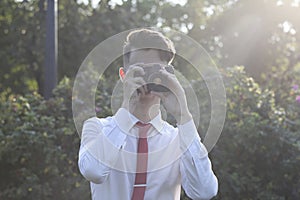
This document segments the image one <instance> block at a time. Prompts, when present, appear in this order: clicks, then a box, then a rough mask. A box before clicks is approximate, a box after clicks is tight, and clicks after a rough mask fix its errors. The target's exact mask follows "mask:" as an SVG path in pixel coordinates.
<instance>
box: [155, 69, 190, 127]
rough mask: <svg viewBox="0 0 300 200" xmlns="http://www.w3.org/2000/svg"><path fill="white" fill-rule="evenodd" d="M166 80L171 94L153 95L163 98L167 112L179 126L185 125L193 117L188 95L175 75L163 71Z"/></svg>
mask: <svg viewBox="0 0 300 200" xmlns="http://www.w3.org/2000/svg"><path fill="white" fill-rule="evenodd" d="M160 73H161V74H162V76H163V78H164V80H166V81H165V82H166V85H165V87H167V88H169V89H170V90H171V92H154V91H151V93H152V94H154V95H157V96H159V97H160V98H161V100H162V103H163V105H164V106H165V108H166V110H167V111H168V112H169V113H171V114H172V115H173V116H174V117H175V119H176V121H177V123H178V124H184V123H186V122H188V121H189V120H191V119H192V115H191V113H190V112H189V110H188V106H187V101H186V95H185V92H184V89H183V88H182V86H181V84H180V83H179V81H178V79H177V78H176V76H175V74H171V73H169V72H167V71H166V70H165V69H161V70H160Z"/></svg>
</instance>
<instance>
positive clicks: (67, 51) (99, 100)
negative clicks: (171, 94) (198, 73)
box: [0, 0, 300, 200]
mask: <svg viewBox="0 0 300 200" xmlns="http://www.w3.org/2000/svg"><path fill="white" fill-rule="evenodd" d="M57 3H58V7H57V22H58V23H57V33H58V35H57V40H58V51H57V55H58V57H57V86H56V88H55V90H54V91H53V95H52V98H50V99H47V100H46V99H45V98H44V92H45V91H44V88H45V76H47V74H46V75H45V73H44V69H45V68H44V66H45V64H46V63H45V58H46V56H45V54H46V52H47V49H46V14H47V0H1V1H0V27H1V28H0V65H1V66H0V99H1V100H0V142H1V145H0V174H1V176H0V177H1V179H0V199H90V191H89V185H88V182H87V181H85V180H84V179H83V177H82V176H81V175H80V173H79V171H78V167H77V153H78V147H79V137H78V135H77V132H76V130H75V128H74V123H73V119H72V109H71V98H72V86H73V85H72V84H73V80H74V78H75V76H76V73H77V70H78V69H79V67H80V65H81V63H82V61H83V60H84V58H85V57H86V56H87V54H88V53H89V52H90V51H91V50H92V49H93V48H94V47H95V46H96V45H97V44H99V43H100V42H101V41H103V40H105V39H107V38H108V37H110V36H112V35H114V34H117V33H120V32H122V31H125V30H128V29H132V28H137V27H158V28H161V29H162V30H163V32H164V33H165V34H166V35H168V32H169V30H170V29H172V30H176V31H180V32H182V33H184V34H186V35H187V36H190V37H191V38H193V39H194V40H195V41H197V42H198V43H199V44H201V45H202V46H203V48H204V49H205V50H206V51H207V52H208V53H209V55H210V56H211V58H212V59H213V60H214V62H215V63H216V65H217V66H218V68H219V70H220V72H221V73H222V75H223V80H224V84H225V88H226V92H227V117H226V123H225V126H224V129H223V132H222V135H221V137H220V139H219V141H218V143H217V145H216V146H215V148H214V150H213V151H212V152H211V153H210V157H211V160H212V164H213V169H214V171H215V172H216V175H217V177H218V179H219V193H218V196H217V197H215V199H230V200H231V199H245V200H246V199H275V200H277V199H280V200H282V199H300V171H299V166H300V140H299V139H300V131H299V130H300V89H299V86H300V49H299V48H300V42H299V41H300V35H299V31H300V0H278V1H277V0H264V1H262V0H210V1H206V0H186V1H180V0H152V1H148V0H127V1H122V0H101V1H99V0H59V1H57ZM171 39H172V40H174V41H175V42H176V38H172V36H171ZM120 48H122V47H120ZM191 52H192V50H191ZM194 56H195V57H197V56H198V55H194ZM173 64H174V66H175V67H176V68H177V69H178V70H179V71H180V70H182V69H184V68H185V67H186V66H187V65H188V63H187V61H185V60H184V59H182V58H180V57H176V58H175V61H174V63H173ZM119 66H122V59H121V58H118V59H116V61H115V62H113V63H112V64H111V67H110V68H109V69H108V70H107V71H106V72H105V76H103V77H101V80H100V83H99V87H98V90H97V95H96V110H95V112H96V113H97V115H98V116H99V117H104V116H107V115H110V114H111V109H110V95H111V92H112V89H113V86H114V85H113V84H112V83H113V82H115V81H116V80H117V79H118V75H117V69H118V67H119ZM189 74H190V76H191V77H192V79H189V80H191V82H192V83H193V84H194V86H196V88H198V91H196V93H197V95H198V96H199V97H200V98H201V99H202V100H203V101H202V104H203V105H200V107H201V109H203V110H201V113H207V115H204V118H203V123H202V124H201V126H200V127H199V132H200V134H204V132H205V130H206V128H207V124H206V121H205V117H207V118H209V108H210V101H209V95H208V93H207V91H206V90H205V87H202V86H203V84H204V83H203V80H202V79H201V77H193V76H192V75H193V71H189ZM83 80H88V77H83ZM204 85H205V84H204ZM79 103H81V104H82V106H84V100H82V101H80V102H79ZM79 197H80V198H79ZM181 199H188V197H187V196H186V195H185V194H184V192H182V197H181Z"/></svg>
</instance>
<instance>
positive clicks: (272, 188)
mask: <svg viewBox="0 0 300 200" xmlns="http://www.w3.org/2000/svg"><path fill="white" fill-rule="evenodd" d="M290 75H291V76H292V75H293V73H291V74H290ZM295 76H296V75H295ZM295 80H296V79H295ZM224 81H225V83H226V91H227V119H226V122H225V126H224V129H223V133H222V135H221V137H220V139H219V141H218V143H217V145H216V146H215V148H214V149H213V151H212V152H211V154H210V156H211V159H212V163H213V168H214V171H215V172H216V175H217V177H218V179H219V185H220V187H219V194H218V196H217V197H216V198H215V199H222V200H223V199H299V197H300V189H299V188H300V181H299V180H300V174H299V169H298V168H299V166H300V157H299V155H300V145H299V132H298V130H299V129H298V128H299V126H300V123H299V121H297V120H298V119H299V114H300V104H299V103H298V102H297V101H295V98H296V97H297V95H300V91H299V89H295V88H296V87H293V88H292V87H291V86H290V89H289V90H288V89H284V90H280V88H279V87H276V88H275V89H274V88H272V87H269V86H266V87H265V88H263V87H261V86H260V85H259V84H258V83H256V82H255V81H254V80H253V79H252V78H251V77H249V76H247V75H246V74H245V72H244V69H243V68H242V67H235V68H231V69H227V70H225V71H224ZM285 84H290V83H289V82H285ZM72 85H73V83H72V81H70V80H69V79H67V78H65V79H63V80H62V81H61V83H60V84H59V85H58V86H57V88H56V90H55V91H54V97H53V98H51V99H50V100H44V99H43V98H42V97H41V96H39V95H38V94H36V93H33V94H28V95H26V96H20V95H9V96H7V95H6V94H4V93H3V94H1V95H0V98H1V101H0V123H1V129H0V141H1V145H0V173H1V180H0V191H1V192H0V199H22V200H24V199H25V200H26V199H45V200H47V199H90V189H89V184H88V182H87V181H86V180H84V178H83V177H82V176H81V175H80V173H79V170H78V167H77V159H78V157H77V156H78V149H79V142H80V139H79V137H78V134H77V132H76V130H75V127H74V122H73V117H72V110H71V98H72ZM270 86H272V84H270ZM283 88H288V86H284V87H283ZM100 89H101V90H100V91H98V92H97V97H96V109H97V111H98V113H97V114H98V115H99V117H104V116H106V115H108V114H111V111H110V110H109V108H110V106H109V104H110V102H109V99H110V95H108V94H110V93H111V92H110V91H111V90H112V88H110V87H109V85H108V86H107V85H101V88H100ZM291 91H292V92H293V93H291ZM198 93H199V91H198ZM200 93H201V92H200ZM202 94H204V93H202ZM278 96H279V97H284V96H286V101H281V98H278ZM203 102H204V103H205V104H209V101H208V100H205V101H203ZM202 107H207V106H202ZM99 110H100V112H99ZM291 122H292V123H291ZM205 125H206V122H205V123H201V126H200V128H201V129H203V130H205ZM181 199H188V197H186V195H185V194H184V193H182V195H181Z"/></svg>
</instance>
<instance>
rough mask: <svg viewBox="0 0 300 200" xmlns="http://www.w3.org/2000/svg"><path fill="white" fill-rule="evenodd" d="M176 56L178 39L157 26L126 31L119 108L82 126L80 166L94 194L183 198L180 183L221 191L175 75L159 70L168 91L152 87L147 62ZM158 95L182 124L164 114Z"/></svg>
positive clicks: (120, 199)
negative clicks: (168, 35) (173, 38)
mask: <svg viewBox="0 0 300 200" xmlns="http://www.w3.org/2000/svg"><path fill="white" fill-rule="evenodd" d="M149 46H151V48H149ZM143 47H146V48H143ZM174 55H175V50H174V46H173V43H172V42H171V41H170V40H169V39H168V38H166V37H165V36H163V35H162V34H161V33H159V32H156V31H153V30H148V29H139V30H135V31H133V32H131V33H130V34H129V35H128V36H127V40H126V42H125V46H124V57H123V60H124V71H123V69H121V70H120V78H121V81H122V82H123V92H124V94H123V104H122V107H121V108H120V109H119V110H118V111H117V113H116V114H115V115H114V116H112V117H107V118H103V119H99V118H96V117H93V118H90V119H88V120H87V121H85V123H84V126H83V131H82V140H81V147H80V151H79V161H78V165H79V169H80V171H81V173H82V175H83V176H84V177H85V178H86V179H87V180H89V181H90V186H91V193H92V199H94V200H99V199H104V200H106V199H107V200H130V199H132V200H143V199H144V200H179V199H180V191H181V186H182V187H183V189H184V190H185V192H186V194H187V195H188V196H189V197H190V198H192V199H210V198H212V197H213V196H215V195H216V194H217V190H218V181H217V178H216V176H215V175H214V173H213V171H212V168H211V162H210V160H209V158H208V155H207V151H206V149H205V147H204V145H203V144H202V143H201V140H200V137H199V135H198V133H197V130H196V127H195V124H194V121H193V119H192V115H191V113H190V112H189V110H188V106H187V101H186V95H185V92H184V89H183V88H182V86H181V85H180V83H179V81H178V80H177V78H176V76H175V75H174V74H173V73H170V72H167V70H166V68H165V67H161V69H160V70H159V71H158V73H159V74H160V76H161V77H162V79H163V81H164V86H165V87H167V88H168V89H169V90H170V91H167V92H160V91H153V89H150V88H149V85H148V83H147V82H146V81H145V79H144V78H143V76H144V75H145V69H146V68H145V67H149V66H151V65H152V64H154V63H155V64H159V65H160V66H167V65H168V64H170V63H171V62H172V60H173V58H174ZM161 102H162V103H163V105H164V107H165V109H166V110H167V112H169V113H170V114H172V115H173V116H174V118H175V119H176V121H177V128H175V127H173V126H171V125H170V124H168V123H167V122H166V121H164V120H162V119H161V112H160V103H161ZM142 134H143V135H144V136H142ZM130 153H131V154H130ZM132 155H134V156H132Z"/></svg>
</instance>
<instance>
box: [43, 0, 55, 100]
mask: <svg viewBox="0 0 300 200" xmlns="http://www.w3.org/2000/svg"><path fill="white" fill-rule="evenodd" d="M46 17H47V18H46V55H45V70H44V80H45V82H44V97H45V99H49V98H50V97H51V96H52V90H53V89H54V88H55V87H56V83H57V0H48V1H47V16H46Z"/></svg>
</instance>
